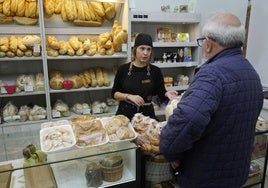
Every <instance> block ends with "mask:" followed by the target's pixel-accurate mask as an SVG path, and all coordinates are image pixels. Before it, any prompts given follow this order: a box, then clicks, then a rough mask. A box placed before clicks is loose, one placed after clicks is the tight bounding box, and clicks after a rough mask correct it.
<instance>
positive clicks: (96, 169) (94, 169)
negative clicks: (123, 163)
mask: <svg viewBox="0 0 268 188" xmlns="http://www.w3.org/2000/svg"><path fill="white" fill-rule="evenodd" d="M101 173H102V172H101V167H100V163H99V162H91V163H89V164H87V168H86V173H85V176H86V180H87V186H88V187H99V186H100V185H101V184H102V183H103V179H102V174H101Z"/></svg>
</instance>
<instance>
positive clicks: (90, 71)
mask: <svg viewBox="0 0 268 188" xmlns="http://www.w3.org/2000/svg"><path fill="white" fill-rule="evenodd" d="M88 72H89V74H90V78H91V86H92V87H96V86H97V79H96V75H95V71H94V69H93V68H89V69H88Z"/></svg>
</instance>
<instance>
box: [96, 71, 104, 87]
mask: <svg viewBox="0 0 268 188" xmlns="http://www.w3.org/2000/svg"><path fill="white" fill-rule="evenodd" d="M95 74H96V78H97V84H98V86H103V84H104V79H103V74H102V70H101V68H100V67H96V68H95Z"/></svg>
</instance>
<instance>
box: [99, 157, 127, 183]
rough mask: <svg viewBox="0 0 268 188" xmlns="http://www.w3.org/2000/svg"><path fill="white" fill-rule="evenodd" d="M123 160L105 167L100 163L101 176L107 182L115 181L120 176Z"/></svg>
mask: <svg viewBox="0 0 268 188" xmlns="http://www.w3.org/2000/svg"><path fill="white" fill-rule="evenodd" d="M123 168H124V162H123V161H122V163H121V164H120V165H119V166H116V167H105V166H103V165H102V164H101V170H102V178H103V180H104V181H107V182H115V181H118V180H120V179H121V178H122V175H123Z"/></svg>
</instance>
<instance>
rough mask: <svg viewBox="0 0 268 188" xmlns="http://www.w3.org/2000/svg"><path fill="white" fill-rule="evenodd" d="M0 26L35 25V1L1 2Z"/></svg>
mask: <svg viewBox="0 0 268 188" xmlns="http://www.w3.org/2000/svg"><path fill="white" fill-rule="evenodd" d="M0 7H1V9H0V24H6V23H12V22H13V21H15V23H17V24H22V25H35V24H36V23H37V21H38V20H37V18H38V16H39V12H38V1H37V0H1V1H0Z"/></svg>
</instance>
